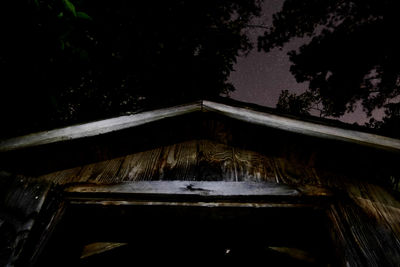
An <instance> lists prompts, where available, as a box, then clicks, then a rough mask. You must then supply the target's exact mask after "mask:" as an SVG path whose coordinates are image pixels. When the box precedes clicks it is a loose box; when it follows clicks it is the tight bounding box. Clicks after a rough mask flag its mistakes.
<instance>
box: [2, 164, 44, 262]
mask: <svg viewBox="0 0 400 267" xmlns="http://www.w3.org/2000/svg"><path fill="white" fill-rule="evenodd" d="M49 190H50V184H49V183H45V182H43V181H36V180H34V179H32V178H30V177H24V176H14V175H11V174H9V173H4V172H0V239H1V240H0V265H1V266H14V264H15V263H16V261H17V260H18V258H19V256H20V255H21V253H22V252H23V249H24V248H25V245H26V243H27V240H28V238H29V237H30V233H31V230H32V228H33V227H34V225H35V220H36V217H37V216H38V214H39V212H40V210H41V208H42V205H43V203H44V201H45V199H46V196H47V194H48V192H49Z"/></svg>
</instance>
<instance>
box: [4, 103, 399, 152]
mask: <svg viewBox="0 0 400 267" xmlns="http://www.w3.org/2000/svg"><path fill="white" fill-rule="evenodd" d="M195 112H215V113H218V114H221V115H223V116H226V117H230V118H233V119H236V120H239V121H244V122H247V123H251V124H257V125H261V126H265V127H270V128H275V129H279V130H283V131H287V132H293V133H298V134H303V135H308V136H314V137H319V138H324V139H332V140H340V141H344V142H350V143H356V144H360V145H364V146H370V147H375V148H379V149H384V150H391V151H395V152H400V140H398V139H394V138H389V137H385V136H380V135H376V134H372V133H366V132H360V131H356V130H352V129H345V128H340V127H335V126H330V125H322V124H319V123H316V122H309V121H303V120H300V119H296V118H290V117H286V116H281V115H276V114H271V113H269V112H264V111H258V110H253V109H249V108H246V107H237V106H233V105H229V104H225V103H219V102H214V101H208V100H202V101H198V102H194V103H190V104H186V105H179V106H174V107H168V108H161V109H156V110H152V111H145V112H141V113H137V114H133V115H127V116H120V117H116V118H111V119H106V120H101V121H95V122H90V123H85V124H79V125H74V126H69V127H64V128H60V129H55V130H50V131H44V132H38V133H33V134H29V135H25V136H20V137H15V138H11V139H7V140H4V141H2V142H0V152H6V151H11V150H18V149H23V148H28V147H33V146H38V145H44V144H51V143H56V142H61V141H68V140H74V139H79V138H85V137H92V136H98V135H103V134H107V133H111V132H116V131H120V130H124V129H128V128H132V127H137V126H140V125H143V124H147V123H151V122H156V121H160V120H163V119H167V118H172V117H177V116H180V115H185V114H190V113H195Z"/></svg>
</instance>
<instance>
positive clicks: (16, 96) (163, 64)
mask: <svg viewBox="0 0 400 267" xmlns="http://www.w3.org/2000/svg"><path fill="white" fill-rule="evenodd" d="M12 2H15V1H7V3H6V4H5V5H8V6H3V10H8V11H7V12H5V13H7V14H6V16H2V17H1V18H0V22H1V26H0V27H2V30H3V31H2V33H3V37H4V38H3V39H2V42H1V43H0V71H1V75H2V76H1V80H0V86H1V87H2V88H3V90H2V91H1V95H0V99H1V105H0V106H1V121H2V123H3V125H6V126H7V127H4V128H5V130H4V131H3V132H2V135H3V136H4V135H11V134H21V133H23V132H29V131H33V130H38V129H43V128H52V127H56V126H60V125H62V124H71V123H74V122H81V121H88V120H93V119H99V118H103V117H110V116H115V115H118V114H121V113H124V112H127V111H135V110H137V109H139V108H143V107H146V106H156V105H160V104H164V105H165V104H171V103H179V102H182V101H190V100H195V99H198V98H202V97H212V96H217V95H219V94H221V93H222V94H223V93H225V94H226V93H228V92H229V91H231V90H233V86H232V85H231V84H229V83H228V82H227V77H228V76H229V73H230V71H231V70H232V66H233V64H234V62H235V61H236V57H237V56H238V55H239V54H240V53H246V52H248V51H249V49H250V48H251V43H250V41H249V40H248V38H247V36H246V35H245V34H244V32H243V28H244V27H246V24H248V22H249V21H250V19H251V17H252V16H257V15H258V14H259V12H260V3H259V0H245V1H242V0H233V1H228V0H218V1H215V0H191V1H189V0H172V1H161V0H153V1H128V0H115V1H104V0H99V1H85V0H24V1H18V2H19V3H18V6H12V5H13V4H15V3H12Z"/></svg>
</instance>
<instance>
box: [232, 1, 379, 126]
mask: <svg viewBox="0 0 400 267" xmlns="http://www.w3.org/2000/svg"><path fill="white" fill-rule="evenodd" d="M283 2H284V0H265V1H264V4H263V15H262V16H261V18H256V19H255V20H254V22H253V24H254V25H265V26H270V25H271V24H272V14H274V13H275V12H277V11H279V10H280V9H281V7H282V4H283ZM263 32H264V29H262V28H251V29H249V30H248V34H249V36H250V38H251V40H252V42H253V44H254V49H253V50H252V51H251V52H250V53H249V54H248V55H247V56H244V55H243V56H241V57H239V58H238V61H237V64H236V65H235V66H234V70H235V71H234V72H232V73H231V76H230V78H229V80H230V82H232V83H233V85H234V86H235V88H236V90H235V91H234V92H233V93H231V94H230V96H231V97H232V98H233V99H236V100H240V101H244V102H249V103H255V104H259V105H263V106H268V107H275V106H276V103H277V102H278V98H279V94H280V92H281V91H282V90H289V91H290V92H295V93H301V92H304V91H305V90H306V89H307V87H308V83H301V84H299V83H297V82H296V80H295V78H294V77H293V75H292V74H291V73H290V71H289V69H290V65H291V63H290V61H289V57H288V56H287V52H288V51H290V50H293V49H297V48H299V47H300V46H301V45H302V44H304V43H306V42H307V41H308V40H309V39H307V38H304V39H295V40H292V41H291V42H290V43H289V44H287V45H286V46H285V47H284V48H283V49H282V50H279V49H274V50H272V51H271V52H270V53H265V52H263V51H262V52H258V51H257V36H259V35H262V34H263ZM373 114H374V117H375V118H380V117H381V116H382V115H383V114H382V111H376V112H374V113H373ZM314 115H316V114H314ZM340 120H342V121H345V122H348V123H353V122H357V123H359V124H364V122H366V121H368V120H369V119H367V118H366V115H365V113H364V112H362V109H361V107H359V108H358V109H357V110H356V111H355V112H354V113H348V114H345V115H344V116H343V117H342V118H340Z"/></svg>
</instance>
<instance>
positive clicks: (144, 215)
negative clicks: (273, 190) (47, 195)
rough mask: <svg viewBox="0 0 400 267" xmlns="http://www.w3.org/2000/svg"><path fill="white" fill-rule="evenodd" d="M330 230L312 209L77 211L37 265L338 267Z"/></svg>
mask: <svg viewBox="0 0 400 267" xmlns="http://www.w3.org/2000/svg"><path fill="white" fill-rule="evenodd" d="M325 226H326V222H325V216H324V212H323V210H316V209H314V208H309V207H307V208H305V207H301V208H299V207H258V208H256V207H226V206H225V207H221V206H220V207H216V206H215V207H212V206H210V205H209V206H185V205H178V206H171V205H163V204H157V205H154V203H153V204H152V205H113V204H111V205H89V204H71V205H70V206H69V207H68V208H67V209H66V212H65V215H64V216H63V219H62V220H61V222H60V223H59V224H58V226H57V227H56V229H55V231H54V233H53V235H52V236H51V238H50V240H49V242H47V245H46V246H45V248H44V250H43V253H42V254H41V256H40V257H39V260H38V262H37V264H36V266H149V265H160V264H163V265H164V264H168V265H171V266H174V265H179V266H193V265H195V266H196V265H204V266H210V265H215V264H217V265H221V264H222V265H244V266H261V265H262V266H332V263H333V257H332V255H331V254H332V251H333V250H332V247H331V244H330V236H329V231H328V229H326V227H325ZM104 244H106V245H104ZM99 247H100V248H101V247H103V249H99ZM104 247H108V249H104Z"/></svg>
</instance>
